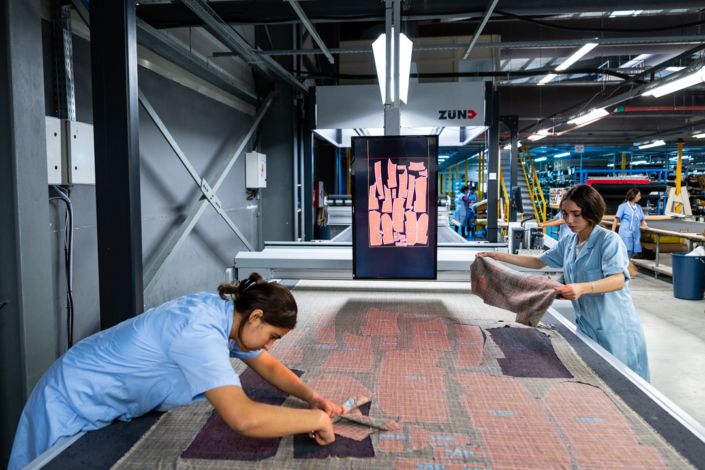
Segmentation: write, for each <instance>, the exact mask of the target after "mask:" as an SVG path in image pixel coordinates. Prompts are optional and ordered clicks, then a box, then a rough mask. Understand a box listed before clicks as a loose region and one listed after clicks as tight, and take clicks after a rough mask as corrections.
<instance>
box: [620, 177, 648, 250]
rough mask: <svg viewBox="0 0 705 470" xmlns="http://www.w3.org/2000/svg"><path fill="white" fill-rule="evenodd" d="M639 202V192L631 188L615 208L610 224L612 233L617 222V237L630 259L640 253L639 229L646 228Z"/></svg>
mask: <svg viewBox="0 0 705 470" xmlns="http://www.w3.org/2000/svg"><path fill="white" fill-rule="evenodd" d="M639 201H641V192H640V191H639V190H638V189H636V188H632V189H630V190H629V191H627V196H626V198H625V200H624V202H623V203H621V204H620V205H619V207H618V208H617V214H616V215H615V216H614V222H612V230H613V231H614V230H615V229H616V228H617V220H619V236H620V238H621V239H622V241H624V245H625V246H626V247H627V253H628V254H629V257H630V258H631V257H632V256H633V255H635V254H636V253H641V241H640V239H641V229H642V228H646V222H645V221H644V211H643V210H642V209H641V206H640V205H639Z"/></svg>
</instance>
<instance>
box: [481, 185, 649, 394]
mask: <svg viewBox="0 0 705 470" xmlns="http://www.w3.org/2000/svg"><path fill="white" fill-rule="evenodd" d="M560 207H561V214H562V216H563V219H564V220H565V222H566V224H567V225H568V227H569V228H570V230H571V232H573V234H572V235H571V236H568V237H565V238H562V239H561V240H560V241H559V242H558V244H556V246H554V247H553V248H552V249H551V250H549V251H547V252H545V253H543V254H542V255H541V256H523V255H512V254H509V253H499V252H486V253H481V254H480V256H487V257H490V258H494V259H496V260H499V261H504V262H506V263H510V264H514V265H517V266H522V267H525V268H532V269H540V268H543V267H544V266H546V265H548V266H551V267H554V268H560V267H562V268H563V275H564V279H565V282H566V285H565V286H563V287H560V288H557V289H556V290H557V293H558V294H560V295H561V296H562V297H563V298H565V299H568V300H572V301H573V307H574V309H575V313H576V324H577V327H578V330H579V331H580V332H582V333H584V334H585V335H587V336H589V337H590V338H592V339H593V340H595V341H596V342H597V343H599V344H600V345H601V346H602V347H604V348H605V349H606V350H608V351H609V352H611V353H612V354H613V355H614V356H615V357H617V358H618V359H619V360H621V361H622V362H623V363H624V364H626V365H627V366H628V367H629V368H630V369H632V370H633V371H634V372H636V373H637V374H639V375H640V376H641V377H643V378H644V379H645V380H647V381H648V380H649V363H648V358H647V354H646V342H645V340H644V332H643V329H642V326H641V322H640V321H639V317H638V316H637V313H636V309H635V308H634V303H633V302H632V298H631V294H630V293H629V279H630V277H629V270H628V269H627V267H628V264H629V258H628V257H627V251H626V249H625V247H624V244H623V243H622V242H621V240H620V238H619V236H618V235H617V234H616V233H614V232H611V231H609V230H607V229H604V228H602V227H600V225H599V224H600V220H602V216H603V215H604V212H605V201H604V200H603V199H602V196H600V194H599V193H598V192H597V191H596V190H595V189H593V188H592V187H590V186H587V185H579V186H574V187H572V188H571V189H569V190H568V192H566V193H565V195H564V196H563V199H562V200H561V205H560Z"/></svg>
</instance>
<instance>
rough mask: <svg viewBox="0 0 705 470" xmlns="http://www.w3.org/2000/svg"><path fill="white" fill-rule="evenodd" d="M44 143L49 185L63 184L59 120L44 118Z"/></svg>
mask: <svg viewBox="0 0 705 470" xmlns="http://www.w3.org/2000/svg"><path fill="white" fill-rule="evenodd" d="M45 121H46V126H45V128H46V143H47V176H48V180H49V184H52V185H53V184H56V185H59V184H64V180H63V178H62V174H63V173H62V171H63V164H62V150H63V144H62V136H63V133H62V132H61V126H62V124H61V119H59V118H55V117H51V116H45Z"/></svg>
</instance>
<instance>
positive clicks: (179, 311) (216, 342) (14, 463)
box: [9, 292, 261, 470]
mask: <svg viewBox="0 0 705 470" xmlns="http://www.w3.org/2000/svg"><path fill="white" fill-rule="evenodd" d="M233 313H234V307H233V302H232V301H231V300H222V299H221V298H220V297H219V296H218V295H217V294H215V293H210V292H202V293H198V294H191V295H186V296H183V297H180V298H177V299H174V300H172V301H169V302H167V303H165V304H163V305H161V306H159V307H156V308H153V309H151V310H149V311H147V312H145V313H143V314H141V315H138V316H136V317H134V318H131V319H129V320H126V321H123V322H122V323H120V324H118V325H115V326H114V327H112V328H109V329H107V330H104V331H101V332H98V333H96V334H94V335H92V336H89V337H88V338H85V339H83V340H82V341H80V342H79V343H77V344H76V345H75V346H74V347H72V348H71V349H69V350H68V351H67V352H66V353H65V354H64V355H62V356H61V357H60V358H59V359H57V360H56V361H55V362H54V364H52V365H51V367H50V368H49V369H48V370H47V371H46V373H45V374H44V375H43V376H42V378H41V379H40V380H39V382H38V383H37V385H36V386H35V387H34V390H33V391H32V394H31V395H30V397H29V399H28V400H27V403H26V404H25V407H24V410H23V411H22V416H21V417H20V422H19V424H18V427H17V432H16V433H15V441H14V444H13V447H12V454H11V456H10V463H9V468H10V470H15V469H20V468H22V467H24V466H25V465H27V464H28V463H29V462H31V461H32V460H34V459H35V458H36V457H37V456H39V455H40V454H41V453H42V452H44V451H45V450H47V449H48V448H49V447H51V446H52V445H54V444H55V443H56V442H57V441H58V440H59V439H60V438H62V437H68V436H72V435H74V434H76V433H78V432H81V431H91V430H95V429H100V428H102V427H105V426H107V425H109V424H110V423H111V422H112V421H113V420H116V419H118V420H121V421H130V420H131V419H132V418H136V417H138V416H141V415H143V414H145V413H147V412H149V411H152V410H158V411H165V410H168V409H170V408H173V407H175V406H180V405H187V404H189V403H191V402H192V401H194V400H199V399H200V400H202V399H204V396H203V393H204V392H206V391H208V390H212V389H214V388H217V387H223V386H226V385H235V386H240V379H239V377H238V375H237V374H236V373H235V371H234V370H233V367H232V364H231V363H230V359H229V358H230V356H232V357H238V358H240V359H248V358H253V357H256V356H257V355H258V354H259V353H260V352H261V351H260V350H258V351H252V352H248V353H244V352H242V351H240V350H239V349H238V347H237V345H236V343H235V342H234V341H232V340H229V335H230V330H231V329H232V326H233Z"/></svg>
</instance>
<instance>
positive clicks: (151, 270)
mask: <svg viewBox="0 0 705 470" xmlns="http://www.w3.org/2000/svg"><path fill="white" fill-rule="evenodd" d="M274 95H275V93H274V92H272V93H270V94H269V96H268V97H267V99H266V100H265V102H264V103H263V104H262V106H261V107H260V108H259V110H258V111H257V114H256V115H255V118H254V120H253V121H252V124H251V126H250V128H249V129H248V131H247V132H246V133H245V134H244V135H243V136H242V137H240V139H239V140H238V144H237V147H236V149H235V152H234V153H233V155H232V156H231V157H230V159H229V160H228V161H227V162H226V164H225V165H224V166H223V168H222V169H221V171H220V176H219V177H218V179H217V180H216V182H215V183H214V184H213V186H209V185H208V183H207V182H206V181H205V180H204V179H203V178H201V177H200V176H198V173H196V171H195V169H193V167H192V165H191V164H190V163H189V162H188V160H187V159H185V156H184V159H185V161H186V162H187V163H184V160H182V163H183V164H184V166H185V167H186V169H187V171H189V174H190V175H191V177H192V178H193V179H194V181H196V183H197V184H198V185H199V188H200V189H201V192H202V193H203V195H202V196H201V197H200V198H199V199H198V200H197V201H196V202H194V203H193V204H192V205H191V208H190V209H189V215H188V217H187V218H186V220H184V221H183V222H182V223H181V226H180V227H179V228H178V229H177V230H176V231H175V232H173V234H172V236H171V237H170V238H169V240H168V242H167V243H166V244H165V245H164V246H163V247H162V249H161V250H160V251H159V253H158V254H157V256H156V257H155V258H154V260H153V261H152V262H151V263H150V265H149V266H148V268H147V269H146V272H145V296H146V295H149V293H150V292H151V291H152V289H154V286H155V285H156V281H157V280H158V279H159V276H160V275H161V273H162V272H163V270H164V268H165V267H166V265H167V264H168V262H169V261H170V260H171V259H172V258H173V257H174V255H175V254H176V252H177V251H178V250H179V248H180V247H181V245H182V244H183V243H184V241H185V240H186V238H187V237H188V235H189V234H190V233H191V231H192V230H193V228H194V227H195V226H196V223H197V222H198V220H199V219H200V218H201V216H202V215H203V213H204V212H205V210H206V207H207V204H209V203H210V204H211V206H213V208H214V209H215V210H216V211H217V212H218V214H220V215H221V217H223V219H224V220H225V222H226V223H227V224H228V226H229V227H230V229H231V230H232V231H233V232H235V234H236V235H237V236H238V237H239V238H240V240H241V241H242V242H243V243H244V244H245V246H246V247H247V248H248V249H249V250H253V247H252V245H251V244H250V243H249V242H248V241H247V239H246V238H245V236H244V235H243V234H242V233H241V232H240V230H239V229H238V228H237V227H236V226H235V224H234V223H233V221H232V220H231V219H230V217H229V216H228V215H227V213H226V212H225V210H224V209H223V207H222V203H221V202H220V200H219V199H218V198H217V196H216V195H215V193H216V191H218V188H220V186H221V185H222V184H223V183H224V182H225V179H226V178H227V176H228V174H229V173H230V170H232V168H233V165H235V162H236V161H237V159H238V158H239V157H240V155H241V154H242V152H243V151H244V150H245V147H246V146H247V144H248V143H249V141H250V139H251V138H252V136H253V135H254V133H255V130H257V127H258V126H259V124H260V122H261V121H262V119H263V118H264V115H265V114H266V113H267V110H268V109H269V108H270V106H271V105H272V102H273V101H274ZM140 103H142V106H143V107H144V108H145V110H146V111H147V113H148V114H149V117H150V118H151V119H152V120H153V121H154V123H155V124H156V125H157V127H158V128H159V130H160V131H161V132H162V134H163V135H164V137H165V138H166V139H167V142H169V145H170V146H171V147H172V149H174V152H176V154H177V156H179V159H180V160H181V157H180V155H183V152H182V151H181V150H180V149H179V147H178V145H177V144H176V142H175V141H174V139H173V137H171V135H170V134H169V132H168V130H167V129H166V127H165V126H164V124H163V123H162V122H161V120H160V119H159V116H157V114H156V112H154V108H152V107H151V105H150V104H149V101H147V100H146V99H144V96H143V95H142V94H141V93H140ZM147 106H149V108H150V109H151V112H150V111H149V109H148V108H147ZM155 118H156V119H155ZM172 142H173V144H172ZM189 167H190V168H191V169H192V170H193V172H192V171H191V170H189Z"/></svg>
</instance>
